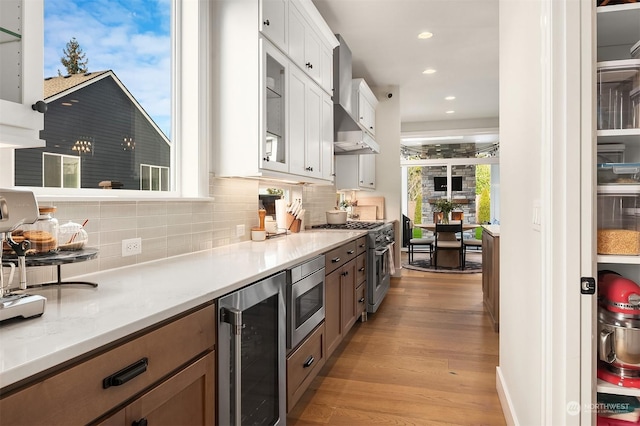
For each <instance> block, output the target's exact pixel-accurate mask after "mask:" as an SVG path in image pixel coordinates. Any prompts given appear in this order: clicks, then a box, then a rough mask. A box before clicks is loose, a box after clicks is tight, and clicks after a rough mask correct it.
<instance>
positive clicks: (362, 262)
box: [356, 253, 367, 321]
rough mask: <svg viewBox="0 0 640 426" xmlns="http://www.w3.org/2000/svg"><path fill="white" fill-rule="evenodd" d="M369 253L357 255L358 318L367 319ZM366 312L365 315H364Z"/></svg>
mask: <svg viewBox="0 0 640 426" xmlns="http://www.w3.org/2000/svg"><path fill="white" fill-rule="evenodd" d="M366 302H367V255H366V254H365V253H363V254H359V255H358V257H356V319H357V317H361V318H362V320H363V321H365V320H366V314H364V313H365V312H366V310H367V303H366ZM363 314H364V315H363Z"/></svg>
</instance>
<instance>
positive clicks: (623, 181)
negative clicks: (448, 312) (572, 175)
mask: <svg viewBox="0 0 640 426" xmlns="http://www.w3.org/2000/svg"><path fill="white" fill-rule="evenodd" d="M610 184H614V185H638V184H640V163H606V164H598V185H610Z"/></svg>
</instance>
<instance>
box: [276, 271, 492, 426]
mask: <svg viewBox="0 0 640 426" xmlns="http://www.w3.org/2000/svg"><path fill="white" fill-rule="evenodd" d="M497 365H498V334H497V333H494V332H493V330H492V327H491V324H490V321H489V319H488V317H487V316H486V314H485V313H484V311H483V306H482V277H481V274H435V273H426V272H418V271H411V270H407V269H402V276H401V277H400V278H394V279H392V282H391V289H390V290H389V293H388V294H387V297H386V298H385V300H384V302H383V303H382V305H381V307H380V309H379V310H378V312H376V313H375V314H370V315H369V321H367V322H365V323H360V322H358V323H356V325H355V326H354V328H353V329H352V330H351V332H350V333H349V335H348V336H347V337H346V339H345V340H344V341H343V342H342V344H341V345H340V347H339V348H338V349H337V351H336V352H335V353H334V354H333V356H332V357H331V358H330V359H329V360H328V362H327V364H326V365H325V366H324V367H323V369H322V371H321V372H320V374H319V375H318V377H316V378H315V380H314V381H313V383H312V384H311V386H310V387H309V389H308V390H307V392H306V393H305V395H304V396H303V397H302V399H301V400H300V401H299V402H298V404H297V405H296V407H295V408H294V409H293V410H292V412H291V413H289V416H288V417H287V424H288V425H297V426H301V425H354V426H355V425H491V426H493V425H504V424H505V420H504V417H503V414H502V409H501V407H500V403H499V401H498V395H497V392H496V379H495V374H496V373H495V369H496V366H497Z"/></svg>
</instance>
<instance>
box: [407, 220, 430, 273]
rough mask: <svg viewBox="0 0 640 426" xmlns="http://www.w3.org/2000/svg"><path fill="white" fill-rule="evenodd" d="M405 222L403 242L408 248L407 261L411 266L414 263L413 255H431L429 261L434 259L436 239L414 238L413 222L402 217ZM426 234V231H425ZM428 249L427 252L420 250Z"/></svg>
mask: <svg viewBox="0 0 640 426" xmlns="http://www.w3.org/2000/svg"><path fill="white" fill-rule="evenodd" d="M402 222H403V234H402V236H403V241H404V242H405V245H406V246H407V259H408V261H409V264H410V265H411V264H412V263H413V257H414V256H413V255H414V254H415V253H423V252H425V253H429V259H430V260H432V259H433V243H434V242H435V238H434V237H432V236H428V237H424V238H413V221H411V219H409V218H408V217H407V216H405V215H402ZM423 232H424V230H423ZM421 247H422V248H423V249H426V251H424V250H422V249H420V248H421Z"/></svg>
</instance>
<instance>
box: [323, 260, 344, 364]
mask: <svg viewBox="0 0 640 426" xmlns="http://www.w3.org/2000/svg"><path fill="white" fill-rule="evenodd" d="M341 273H342V268H338V269H336V270H335V271H333V272H332V273H330V274H329V275H327V276H326V277H325V280H324V286H325V297H326V300H325V307H324V326H325V335H326V339H327V358H328V357H330V356H331V354H332V353H333V351H334V350H335V349H336V348H337V347H338V345H339V344H340V340H341V338H342V326H341V324H340V297H341V289H340V277H341V275H340V274H341Z"/></svg>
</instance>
